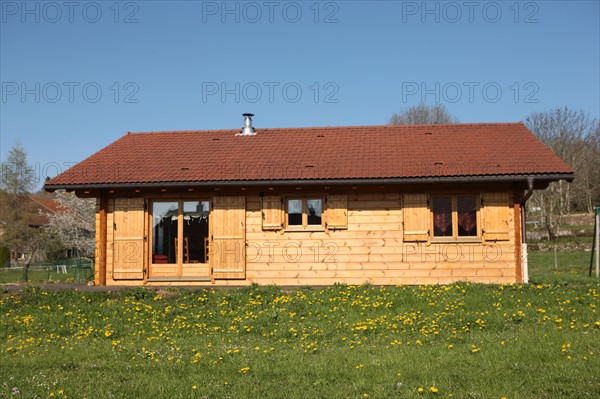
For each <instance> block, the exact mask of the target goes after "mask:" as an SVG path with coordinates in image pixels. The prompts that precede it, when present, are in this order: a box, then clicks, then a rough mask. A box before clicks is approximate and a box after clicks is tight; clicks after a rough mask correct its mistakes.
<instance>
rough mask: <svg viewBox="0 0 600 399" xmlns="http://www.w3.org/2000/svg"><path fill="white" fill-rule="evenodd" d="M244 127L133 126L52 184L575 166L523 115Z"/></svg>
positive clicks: (551, 170) (437, 174)
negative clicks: (473, 120)
mask: <svg viewBox="0 0 600 399" xmlns="http://www.w3.org/2000/svg"><path fill="white" fill-rule="evenodd" d="M239 131H240V130H239V129H236V130H213V131H179V132H151V133H128V134H126V135H125V136H123V137H121V138H120V139H118V140H117V141H115V142H114V143H112V144H110V145H109V146H107V147H105V148H104V149H102V150H100V151H99V152H97V153H96V154H94V155H92V156H90V157H89V158H87V159H85V160H84V161H82V162H80V163H79V164H77V165H75V166H73V167H72V168H71V169H69V170H67V171H65V172H64V173H62V174H60V175H58V176H56V177H55V178H53V179H51V180H50V181H49V182H47V184H46V188H48V189H54V188H60V187H67V186H69V187H70V186H81V187H83V186H94V185H95V186H99V187H102V186H104V187H109V186H111V185H114V186H116V185H124V184H132V185H135V184H146V185H147V184H149V183H156V185H160V183H177V182H181V183H182V184H183V183H194V182H196V183H201V182H234V181H240V183H242V182H247V181H274V180H279V181H285V180H288V181H289V180H306V179H309V180H325V179H350V180H356V179H385V178H394V179H404V178H445V177H456V176H462V177H481V176H501V175H502V176H504V175H512V176H515V175H547V176H549V175H561V176H562V178H564V177H565V175H571V176H572V173H573V171H572V170H571V168H570V167H569V166H568V165H567V164H565V163H564V162H563V161H562V160H561V159H559V158H558V157H557V156H556V155H555V154H554V153H552V152H551V151H550V150H549V149H548V148H547V147H546V146H545V145H544V144H542V142H540V141H539V140H538V139H537V138H536V137H535V136H534V135H533V134H532V133H531V132H530V131H529V130H528V129H527V128H526V127H525V125H523V124H522V123H493V124H492V123H482V124H452V125H385V126H339V127H314V128H269V129H261V128H256V135H254V136H236V134H237V133H239ZM554 179H556V177H555V178H554Z"/></svg>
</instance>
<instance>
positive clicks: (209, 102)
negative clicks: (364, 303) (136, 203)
mask: <svg viewBox="0 0 600 399" xmlns="http://www.w3.org/2000/svg"><path fill="white" fill-rule="evenodd" d="M599 3H600V2H599V1H595V0H594V1H521V2H515V1H496V2H493V1H481V2H480V1H457V2H454V1H428V2H423V1H320V2H316V1H314V0H312V1H227V2H225V1H119V2H117V1H115V0H112V1H92V2H87V1H82V2H80V1H72V2H64V1H62V0H60V1H21V0H19V1H6V0H1V1H0V6H1V8H0V12H1V17H0V18H1V20H0V81H1V84H2V93H1V98H0V156H1V159H2V160H4V159H5V157H6V154H7V152H8V151H9V150H10V148H11V147H12V145H13V144H14V142H15V141H16V140H17V139H18V140H20V141H21V143H22V144H23V146H24V147H25V149H26V151H27V153H28V157H29V161H30V163H32V164H34V165H35V167H36V172H37V174H38V176H40V177H41V178H42V179H43V178H44V177H45V176H46V175H50V176H53V175H55V174H56V171H59V170H64V169H65V168H66V166H68V165H71V164H73V163H76V162H78V161H81V160H82V159H84V158H85V157H87V156H89V155H91V154H92V153H94V152H96V151H98V150H99V149H101V148H102V147H104V146H106V145H108V144H109V143H111V142H112V141H114V140H116V139H117V138H119V137H120V136H122V135H123V134H125V133H126V132H127V131H160V130H186V129H194V130H203V129H229V128H241V126H242V124H243V119H242V117H241V114H242V113H243V112H252V113H254V114H256V116H255V118H254V124H255V126H257V127H297V126H327V125H380V124H385V123H387V121H388V119H389V117H390V116H391V115H392V113H393V112H396V111H398V110H399V109H401V108H405V107H410V106H412V105H415V104H418V103H419V102H421V101H425V102H427V103H430V104H431V103H435V102H441V103H443V104H444V105H445V106H446V107H447V108H448V110H449V111H450V112H451V113H452V114H453V115H455V116H456V117H457V118H458V119H459V120H460V121H461V122H507V121H510V122H514V121H519V120H522V119H524V118H525V117H526V116H527V115H528V114H529V113H531V112H535V111H543V110H547V109H551V108H555V107H558V106H564V105H566V106H569V107H571V108H573V109H575V110H579V109H583V110H584V111H586V112H589V113H590V115H591V116H592V117H595V118H598V117H599V116H600V115H599V114H600V77H599V75H600V27H599V26H600V8H599Z"/></svg>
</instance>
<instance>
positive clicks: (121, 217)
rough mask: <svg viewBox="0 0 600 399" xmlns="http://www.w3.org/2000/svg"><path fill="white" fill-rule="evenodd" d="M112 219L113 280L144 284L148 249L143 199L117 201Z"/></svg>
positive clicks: (119, 199) (121, 199)
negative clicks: (141, 282) (133, 281)
mask: <svg viewBox="0 0 600 399" xmlns="http://www.w3.org/2000/svg"><path fill="white" fill-rule="evenodd" d="M113 218H114V224H113V229H114V234H113V279H115V280H142V279H143V278H144V260H145V256H144V255H145V254H144V252H145V251H144V248H145V246H146V245H145V240H146V226H145V220H146V217H145V206H144V199H143V198H117V199H115V207H114V214H113Z"/></svg>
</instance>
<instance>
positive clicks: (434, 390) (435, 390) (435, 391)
mask: <svg viewBox="0 0 600 399" xmlns="http://www.w3.org/2000/svg"><path fill="white" fill-rule="evenodd" d="M429 392H431V393H438V389H437V388H436V387H430V388H429Z"/></svg>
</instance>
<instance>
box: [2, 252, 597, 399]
mask: <svg viewBox="0 0 600 399" xmlns="http://www.w3.org/2000/svg"><path fill="white" fill-rule="evenodd" d="M544 262H545V261H544V260H541V264H540V268H541V269H540V271H543V270H544V269H543V268H544V265H543V263H544ZM532 268H533V265H532ZM536 268H537V266H536ZM534 270H535V268H534ZM534 276H536V274H532V278H534ZM587 281H588V282H587V283H584V282H577V283H574V284H562V283H559V284H529V285H501V286H497V285H496V286H495V285H479V284H462V283H459V284H454V285H450V286H420V287H372V286H368V285H367V286H358V287H356V286H343V285H340V286H334V287H329V288H323V289H311V288H303V289H298V290H293V291H289V292H282V291H281V290H280V289H278V288H277V287H249V288H245V289H238V290H217V291H215V290H195V291H194V290H175V289H173V290H159V291H151V290H146V289H141V288H139V289H132V290H124V291H120V292H81V291H55V292H47V291H45V290H43V289H41V288H34V287H30V288H25V289H23V290H21V291H17V292H5V293H3V294H0V301H1V302H0V312H1V313H0V322H1V326H2V329H1V330H0V352H1V356H2V357H1V359H2V361H1V362H0V384H1V385H0V397H27V398H33V397H39V398H48V397H54V398H84V397H85V398H103V399H104V398H142V397H143V398H366V397H369V398H435V397H444V398H447V397H455V398H486V399H487V398H498V399H500V398H503V397H506V398H508V399H511V398H527V399H530V398H552V399H554V398H598V397H600V379H599V378H598V370H600V315H599V314H598V308H599V307H600V285H599V284H598V283H596V282H593V283H590V282H589V281H590V280H587ZM591 281H595V280H591ZM15 392H19V393H20V394H19V395H18V396H17V394H16V393H15Z"/></svg>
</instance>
